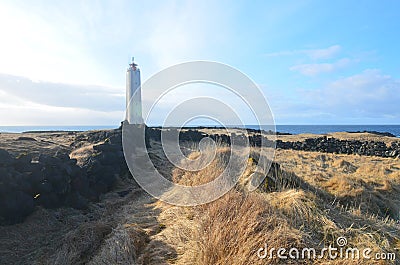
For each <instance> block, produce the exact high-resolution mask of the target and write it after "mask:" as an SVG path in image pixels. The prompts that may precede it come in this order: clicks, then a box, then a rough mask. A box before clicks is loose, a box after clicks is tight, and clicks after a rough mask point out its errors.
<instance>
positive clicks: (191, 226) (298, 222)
mask: <svg viewBox="0 0 400 265" xmlns="http://www.w3.org/2000/svg"><path fill="white" fill-rule="evenodd" d="M224 152H227V150H226V149H220V150H218V151H217V157H218V154H219V155H220V156H221V154H222V153H224ZM285 152H286V151H285ZM255 154H257V152H256V151H254V152H252V156H254V158H253V157H252V158H251V159H249V161H248V164H247V168H246V170H245V171H244V174H243V175H244V176H242V177H243V178H242V179H241V180H240V181H239V184H238V185H237V186H236V188H235V189H234V190H232V191H230V192H228V193H227V194H226V195H224V196H223V197H221V198H220V199H218V200H216V201H214V202H212V203H209V204H206V205H203V206H197V207H191V208H185V210H182V208H179V207H171V206H166V205H164V206H160V208H161V209H164V210H162V214H161V216H163V213H165V212H168V214H167V215H165V216H164V222H166V224H167V226H166V229H165V230H164V231H163V232H161V234H162V235H163V237H164V240H165V241H166V242H169V244H170V245H171V246H174V248H175V249H176V250H177V253H178V256H177V258H176V259H173V260H172V261H171V263H174V264H175V263H176V264H275V263H281V264H288V262H289V261H288V260H279V259H276V257H275V259H266V260H261V259H259V258H258V256H257V255H256V251H257V250H258V249H259V248H260V247H263V246H264V245H265V244H267V245H268V246H269V247H271V248H272V247H277V248H279V247H284V248H288V249H289V248H290V247H297V248H301V247H313V248H315V249H317V250H321V249H322V248H323V247H325V246H328V245H329V244H332V245H333V246H335V244H336V239H337V238H338V237H340V236H345V237H346V238H347V240H348V246H349V247H358V248H360V249H362V248H366V247H368V248H371V249H372V251H373V253H377V252H386V253H387V252H394V253H396V254H397V256H398V255H399V253H398V252H397V248H398V245H399V242H400V229H399V225H398V224H397V221H396V218H395V217H393V216H390V215H387V214H386V215H385V214H384V213H382V211H381V208H380V207H377V208H374V207H371V206H373V205H375V204H378V200H382V201H385V203H386V206H388V207H394V208H395V207H397V206H396V205H395V204H394V203H393V202H391V200H393V201H394V202H396V199H398V198H399V196H398V195H399V193H398V192H397V191H398V190H397V186H396V185H397V184H396V183H398V179H397V178H396V177H395V175H394V174H393V173H394V172H393V170H394V169H395V168H397V165H396V163H398V161H393V160H384V159H383V160H380V161H379V162H376V161H373V160H374V159H376V158H368V159H371V160H368V159H367V158H364V157H352V156H345V155H343V156H337V157H335V155H329V154H328V155H325V154H318V153H307V152H298V153H296V152H293V151H291V152H290V153H289V154H290V155H289V157H287V158H286V159H285V160H284V161H283V159H284V157H283V156H282V153H280V154H279V153H278V161H279V160H280V161H281V162H282V161H283V162H282V168H281V167H279V165H278V164H273V166H272V169H271V171H270V172H269V173H268V174H267V176H266V178H265V181H264V182H263V183H262V185H261V187H260V189H259V191H258V192H253V193H248V192H247V191H246V189H245V188H244V187H243V185H245V184H246V183H247V182H248V181H249V178H250V177H251V176H252V173H253V171H254V170H255V169H256V166H255V165H254V163H256V161H257V159H258V157H257V155H255ZM221 161H222V162H221ZM381 161H383V163H380V162H381ZM213 163H214V164H212V170H210V171H208V170H207V169H204V170H200V171H195V172H190V173H183V172H182V171H179V170H176V171H175V172H174V176H173V178H174V180H175V181H177V182H179V183H185V184H188V183H189V184H191V185H197V184H198V183H204V182H207V181H209V180H212V179H214V178H215V177H216V176H217V173H218V172H221V168H222V167H224V166H225V165H226V161H225V162H224V160H220V159H216V160H215V161H214V162H213ZM368 163H369V164H368ZM371 163H372V164H374V163H378V164H379V165H380V167H379V168H378V169H377V168H376V167H375V168H373V169H369V170H367V168H369V167H370V166H371ZM286 168H291V171H289V172H288V171H286V170H285V169H286ZM387 168H391V169H392V171H390V172H388V171H387V170H386V169H387ZM399 168H400V167H399ZM371 172H373V173H379V174H381V176H383V175H385V176H390V178H388V179H385V178H382V179H380V178H374V177H370V178H367V179H366V180H362V179H361V178H360V176H358V175H360V174H361V176H363V175H365V174H367V175H370V174H371ZM310 173H313V174H310ZM315 176H318V178H315ZM243 179H244V180H243ZM378 183H379V184H378ZM371 194H381V195H382V196H381V197H379V196H376V197H371ZM366 196H370V201H365V202H363V201H357V200H355V198H364V199H365V198H366ZM385 196H388V198H387V199H385ZM396 196H397V197H396ZM346 200H348V201H346ZM346 202H347V204H346ZM390 202H391V203H392V204H389V203H390ZM363 207H367V208H368V207H369V208H368V213H366V210H365V209H363ZM382 217H386V218H385V219H384V218H382ZM168 220H170V221H169V222H170V223H169V222H168ZM171 220H173V221H171ZM177 235H179V236H177ZM168 238H173V239H170V240H169V239H168ZM291 262H292V263H291V264H294V263H299V264H304V262H305V263H307V264H308V263H310V264H392V263H391V262H389V261H375V260H363V259H360V260H353V259H350V260H343V259H339V260H328V259H326V258H325V259H322V260H306V261H304V260H303V261H293V260H291Z"/></svg>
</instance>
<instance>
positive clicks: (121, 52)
mask: <svg viewBox="0 0 400 265" xmlns="http://www.w3.org/2000/svg"><path fill="white" fill-rule="evenodd" d="M398 10H400V2H399V1H362V4H361V3H360V2H359V1H131V0H125V1H119V0H117V1H92V0H88V1H73V0H71V1H44V0H37V1H34V2H32V1H19V0H10V1H8V0H2V1H1V2H0V33H1V36H2V37H1V41H0V126H11V125H30V126H35V125H114V124H115V125H119V123H120V121H122V120H123V119H124V117H125V98H124V97H125V71H126V68H127V66H128V63H129V62H130V60H131V57H132V56H135V61H136V62H137V63H138V64H139V66H140V68H141V73H142V82H144V81H146V80H147V79H148V78H150V77H151V76H153V75H154V74H156V73H157V72H159V71H161V70H163V69H165V68H166V67H169V66H172V65H174V64H177V63H182V62H187V61H192V60H210V61H216V62H221V63H225V64H228V65H230V66H232V67H235V68H236V69H238V70H240V71H242V72H243V73H245V74H246V75H247V76H249V77H250V78H251V79H252V80H253V81H254V82H255V83H256V84H257V85H258V86H259V87H260V89H261V90H262V92H263V93H264V95H265V97H266V98H267V100H268V103H269V106H270V108H271V110H272V113H273V115H274V118H275V122H276V124H400V108H399V107H398V106H399V102H400V60H399V58H400V52H399V48H398V47H399V46H400V45H399V44H400V34H399V30H398V26H399V25H400V16H399V15H398ZM205 90H207V89H205ZM208 90H209V91H212V89H211V88H208ZM195 92H196V91H195V90H194V91H193V93H195ZM193 93H192V96H193V95H194V94H193ZM143 94H144V97H146V91H143ZM176 94H177V93H175V94H174V95H175V96H176ZM178 94H179V93H178ZM223 98H225V100H226V101H227V102H229V101H230V99H229V97H228V96H224V97H223ZM232 100H233V99H232ZM233 101H234V100H233ZM245 122H249V123H251V121H245Z"/></svg>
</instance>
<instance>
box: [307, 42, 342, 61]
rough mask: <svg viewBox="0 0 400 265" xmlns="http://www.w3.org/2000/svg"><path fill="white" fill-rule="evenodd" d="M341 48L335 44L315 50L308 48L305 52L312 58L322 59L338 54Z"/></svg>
mask: <svg viewBox="0 0 400 265" xmlns="http://www.w3.org/2000/svg"><path fill="white" fill-rule="evenodd" d="M340 50H341V47H340V46H339V45H333V46H330V47H328V48H325V49H315V50H306V51H305V53H306V54H307V55H308V56H310V58H311V59H315V60H320V59H329V58H332V57H334V56H335V55H337V54H338V53H339V52H340Z"/></svg>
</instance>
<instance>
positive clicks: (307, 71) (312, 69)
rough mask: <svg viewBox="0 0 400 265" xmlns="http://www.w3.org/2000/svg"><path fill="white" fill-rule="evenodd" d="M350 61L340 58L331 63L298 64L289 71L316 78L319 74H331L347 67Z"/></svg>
mask: <svg viewBox="0 0 400 265" xmlns="http://www.w3.org/2000/svg"><path fill="white" fill-rule="evenodd" d="M351 62H352V60H350V59H349V58H342V59H340V60H338V61H336V62H333V63H312V64H299V65H294V66H292V67H290V68H289V69H290V70H291V71H296V72H299V73H301V74H303V75H307V76H316V75H318V74H321V73H331V72H334V71H336V70H338V69H342V68H344V67H346V66H348V65H349V64H350V63H351Z"/></svg>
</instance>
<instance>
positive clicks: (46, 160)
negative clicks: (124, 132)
mask: <svg viewBox="0 0 400 265" xmlns="http://www.w3.org/2000/svg"><path fill="white" fill-rule="evenodd" d="M148 132H149V135H150V142H151V147H150V148H149V152H150V154H151V156H152V158H153V160H154V161H153V162H154V163H155V165H156V167H158V168H159V169H160V170H162V171H164V173H165V174H166V175H168V176H171V178H173V176H174V174H177V173H176V172H175V171H174V168H173V166H172V165H170V164H169V163H166V160H167V159H166V158H165V157H164V156H163V152H162V151H161V145H160V142H159V137H160V131H159V130H156V129H153V130H149V131H148ZM236 133H238V134H240V133H241V132H240V131H237V132H236ZM206 135H208V136H211V137H212V138H215V139H219V140H220V141H221V142H225V143H228V141H229V138H228V137H227V136H226V135H224V133H223V132H221V131H210V130H207V129H203V130H188V131H185V132H184V133H183V134H181V140H182V141H183V142H185V143H190V142H198V141H199V140H200V139H201V138H202V137H204V136H206ZM251 135H252V137H253V138H251V139H253V140H251V142H252V145H253V146H255V148H257V141H258V140H259V136H257V132H252V133H251ZM398 143H399V142H398V138H394V137H389V136H382V135H376V134H369V133H335V134H331V135H318V136H316V135H279V136H278V149H277V150H276V162H277V163H279V164H276V166H275V171H276V170H277V169H278V168H279V170H284V171H287V172H290V174H292V175H291V176H295V177H296V179H298V180H297V181H296V183H297V184H296V185H297V186H296V189H300V190H305V191H306V192H310V191H313V192H314V193H315V194H316V195H313V196H320V195H321V194H322V195H321V196H322V197H321V198H319V200H329V203H332V205H334V204H335V205H337V207H344V209H347V208H349V209H351V211H352V213H351V214H352V216H353V217H352V218H356V219H360V220H361V219H363V218H365V216H371V217H368V218H378V219H379V218H383V219H385V218H386V219H387V220H389V221H388V222H389V223H390V225H387V227H386V226H385V227H386V228H385V229H389V230H390V229H392V230H393V231H394V233H397V232H395V231H399V227H398V221H399V220H400V216H399V213H400V208H399V206H398V205H400V201H399V198H400V197H399V195H400V159H398V154H394V153H393V152H395V151H397V150H398V148H399V146H400V145H399V144H398ZM188 146H192V147H193V146H194V145H193V144H192V145H190V144H189V145H188ZM187 153H189V154H190V150H189V152H187ZM174 172H175V173H174ZM269 174H270V175H269V177H268V178H267V182H268V181H269V182H268V183H264V184H263V185H262V189H264V190H263V192H268V194H269V193H270V192H278V191H279V192H280V193H278V195H279V194H281V193H282V194H284V192H283V191H282V190H278V189H277V188H276V187H277V185H278V182H277V180H276V177H274V173H273V172H272V171H271V172H270V173H269ZM299 183H302V184H299ZM285 192H286V191H285ZM296 194H297V195H296V196H298V195H299V193H296ZM279 196H280V195H279ZM285 196H286V195H285ZM307 196H308V195H307ZM286 199H287V198H286ZM282 203H283V202H282ZM329 203H328V205H329ZM279 205H280V204H279ZM335 209H336V208H335ZM197 210H198V209H188V208H180V207H172V206H170V205H166V204H164V203H161V202H159V201H157V200H155V199H153V198H151V197H150V196H149V195H147V194H146V193H145V192H144V191H142V190H141V189H140V187H138V185H137V184H136V182H135V181H134V180H133V179H132V178H131V176H130V174H129V172H128V169H127V167H126V164H125V161H124V157H123V152H122V145H121V130H108V131H91V132H48V133H46V132H42V133H24V134H6V133H2V134H0V264H165V263H170V264H171V263H179V264H185V260H186V256H187V255H188V253H190V251H193V249H190V248H188V246H191V245H192V243H193V242H194V241H198V240H199V239H193V238H192V239H191V237H190V233H192V232H193V227H196V226H197V225H198V223H197V221H196V220H197V219H196V218H195V217H194V216H196V215H197ZM332 211H333V210H332ZM335 211H336V210H335ZM343 211H346V210H343ZM333 212H334V211H333ZM199 220H200V219H199ZM374 220H375V219H374ZM360 222H361V221H360ZM369 222H370V223H369V224H370V227H374V228H373V229H375V227H376V226H373V225H372V223H371V222H372V221H369ZM374 222H375V221H374ZM376 222H378V221H376ZM379 222H380V221H379ZM396 222H397V224H396ZM338 224H342V223H341V222H340V221H338ZM376 229H377V228H376ZM385 231H386V230H385ZM385 233H386V232H385ZM390 238H391V237H390ZM394 238H396V237H394ZM193 240H194V241H193ZM390 240H392V239H390ZM393 240H394V241H393V242H395V243H393V242H392V243H390V244H400V240H398V239H393ZM396 240H398V241H396ZM192 241H193V242H192ZM396 242H397V243H396ZM399 246H400V245H399ZM386 249H393V246H391V247H386ZM238 264H242V263H238ZM243 264H245V263H243Z"/></svg>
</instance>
